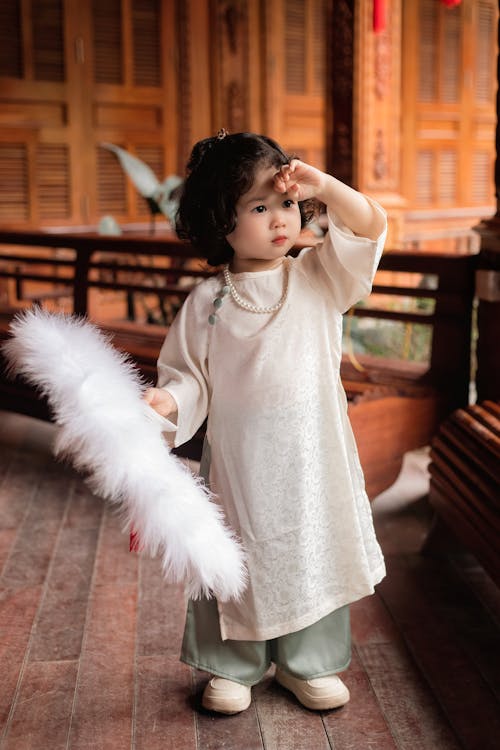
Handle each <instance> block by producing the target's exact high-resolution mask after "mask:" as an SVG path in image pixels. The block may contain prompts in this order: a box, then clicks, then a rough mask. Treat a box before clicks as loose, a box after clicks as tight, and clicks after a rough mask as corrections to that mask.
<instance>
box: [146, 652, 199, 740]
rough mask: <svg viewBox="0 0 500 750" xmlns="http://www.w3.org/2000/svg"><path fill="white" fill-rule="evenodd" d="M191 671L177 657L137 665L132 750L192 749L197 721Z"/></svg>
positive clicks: (160, 657)
mask: <svg viewBox="0 0 500 750" xmlns="http://www.w3.org/2000/svg"><path fill="white" fill-rule="evenodd" d="M192 689H193V686H192V675H191V669H190V668H189V667H187V666H186V665H185V664H181V663H180V662H179V660H178V658H177V656H175V657H172V656H141V657H140V658H138V659H137V662H136V705H135V731H134V735H135V737H134V739H135V747H134V750H193V748H195V747H196V719H195V714H194V712H193V709H192Z"/></svg>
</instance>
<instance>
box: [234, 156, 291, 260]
mask: <svg viewBox="0 0 500 750" xmlns="http://www.w3.org/2000/svg"><path fill="white" fill-rule="evenodd" d="M276 172H277V170H276V167H262V168H261V169H258V170H257V172H256V174H255V180H254V183H253V185H252V187H251V188H250V190H249V191H248V192H247V193H244V194H243V195H242V196H241V198H240V199H239V201H238V203H237V204H236V227H235V229H234V230H233V231H232V232H231V234H228V235H227V237H226V239H227V241H228V242H229V244H230V245H231V247H232V248H233V250H234V258H233V260H232V262H231V270H232V271H234V272H240V271H264V270H267V269H269V268H273V267H274V266H276V265H278V264H279V263H281V259H282V258H283V257H284V256H285V255H286V254H287V253H288V251H289V250H290V249H291V248H292V247H293V245H294V244H295V242H296V240H297V237H298V236H299V234H300V229H301V227H300V224H301V218H300V209H299V205H298V203H297V202H296V201H294V200H293V199H292V198H290V197H289V196H288V194H287V193H278V192H276V190H275V189H274V175H275V174H276Z"/></svg>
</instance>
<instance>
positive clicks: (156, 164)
mask: <svg viewBox="0 0 500 750" xmlns="http://www.w3.org/2000/svg"><path fill="white" fill-rule="evenodd" d="M135 155H136V156H137V157H138V158H139V159H142V161H144V162H145V163H146V164H147V165H148V167H150V168H151V169H152V170H153V172H154V173H155V175H156V177H157V178H158V181H159V182H163V179H164V177H165V176H166V175H164V174H163V165H164V163H165V162H164V153H163V148H162V146H149V145H148V146H137V148H136V150H135ZM135 204H136V205H135V210H136V214H137V216H139V217H141V218H146V217H148V216H149V215H150V214H149V209H148V205H147V203H146V201H145V200H144V198H142V197H141V196H140V195H138V194H137V193H136V201H135Z"/></svg>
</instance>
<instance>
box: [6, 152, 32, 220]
mask: <svg viewBox="0 0 500 750" xmlns="http://www.w3.org/2000/svg"><path fill="white" fill-rule="evenodd" d="M28 174H29V164H28V146H27V144H25V143H15V142H13V143H0V175H1V178H0V221H1V222H4V223H5V224H10V223H12V222H16V221H23V220H27V219H28V218H29V179H28Z"/></svg>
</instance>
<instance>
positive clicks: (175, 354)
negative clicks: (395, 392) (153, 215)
mask: <svg viewBox="0 0 500 750" xmlns="http://www.w3.org/2000/svg"><path fill="white" fill-rule="evenodd" d="M375 205H376V204H375ZM377 209H378V210H380V211H382V209H380V207H377ZM384 240H385V231H384V232H383V233H382V235H381V236H380V237H379V238H378V239H377V240H376V241H373V240H370V239H367V238H363V237H357V236H354V235H353V234H352V232H350V230H348V229H346V228H345V227H342V226H340V225H339V223H338V222H337V220H336V219H335V217H333V216H332V217H330V219H329V231H328V234H327V235H326V237H325V239H324V241H323V243H322V244H321V246H320V247H316V248H308V249H306V250H303V251H302V252H301V253H300V255H299V256H298V257H297V258H287V259H286V260H285V264H288V269H289V281H288V284H289V286H288V296H287V299H286V301H285V303H284V304H283V306H282V307H281V309H280V310H278V311H277V312H275V313H270V314H257V313H252V312H248V311H246V310H243V309H241V308H240V307H238V306H237V305H236V304H235V302H234V301H233V300H232V298H231V297H230V296H226V297H225V299H224V302H223V304H222V306H221V307H220V309H219V310H217V320H216V323H215V325H210V324H209V323H208V316H209V315H210V314H211V313H213V312H214V307H213V301H214V299H215V298H216V297H217V296H218V295H219V293H220V290H221V287H222V285H223V280H222V274H220V275H218V276H215V277H212V278H210V279H207V280H205V281H203V282H202V283H201V284H199V285H198V286H197V287H196V288H195V289H194V290H193V291H192V293H191V294H190V295H189V297H188V299H187V300H186V302H185V303H184V305H183V307H182V308H181V310H180V312H179V314H178V315H177V318H176V320H175V321H174V323H173V325H172V327H171V330H170V331H169V334H168V336H167V338H166V340H165V343H164V345H163V347H162V350H161V353H160V357H159V361H158V372H159V379H158V385H159V386H160V387H165V388H166V389H167V390H168V391H169V392H170V393H171V394H172V396H173V397H174V398H175V400H176V402H177V404H178V429H177V433H176V436H175V445H181V444H182V443H184V442H185V441H186V440H188V439H189V438H190V437H191V436H192V435H193V434H194V433H195V432H196V430H197V429H198V428H199V427H200V425H201V424H202V423H203V421H204V419H205V418H206V417H207V415H208V423H207V440H208V442H209V444H210V447H211V463H210V486H211V489H212V490H213V491H214V492H215V493H216V494H217V496H218V498H219V501H220V503H221V505H222V506H223V508H224V510H225V513H226V517H227V521H228V523H229V524H231V526H232V527H233V529H234V530H235V531H236V532H237V534H238V535H239V537H240V538H241V540H242V542H243V545H244V547H245V550H246V554H247V563H248V571H249V584H248V587H247V589H246V591H245V594H244V596H243V598H242V599H241V601H238V602H227V603H222V602H218V610H219V622H220V630H221V636H222V638H223V639H227V638H230V639H235V640H268V639H271V638H276V637H278V636H281V635H285V634H287V633H291V632H294V631H297V630H300V629H302V628H305V627H307V626H309V625H312V624H313V623H314V622H316V621H317V620H319V619H321V618H322V617H324V616H326V615H327V614H329V613H330V612H332V611H333V610H335V609H337V608H338V607H341V606H343V605H345V604H348V603H351V602H353V601H355V600H357V599H359V598H361V597H363V596H365V595H367V594H370V593H372V592H373V587H374V585H375V584H376V583H378V582H379V581H380V580H381V579H382V578H383V576H384V574H385V567H384V561H383V557H382V553H381V550H380V548H379V545H378V543H377V540H376V537H375V533H374V529H373V523H372V515H371V509H370V504H369V501H368V498H367V496H366V493H365V489H364V480H363V475H362V470H361V467H360V463H359V459H358V454H357V450H356V446H355V442H354V437H353V433H352V430H351V426H350V424H349V421H348V418H347V401H346V397H345V393H344V390H343V387H342V384H341V382H340V361H341V353H342V313H344V312H345V311H346V310H347V309H348V308H349V307H350V306H351V305H352V304H354V303H355V302H357V301H358V300H359V299H360V298H362V297H364V296H366V295H367V294H368V293H369V291H370V289H371V284H372V280H373V276H374V274H375V270H376V268H377V265H378V262H379V259H380V255H381V253H382V249H383V244H384ZM285 273H286V269H285V267H284V265H282V266H280V267H278V268H275V269H273V270H270V271H259V272H246V273H239V274H235V275H234V284H235V286H236V288H237V290H238V292H239V293H240V295H241V296H243V297H244V298H245V299H247V300H249V301H250V302H252V303H253V304H256V305H258V306H268V305H273V304H275V303H276V301H277V300H279V299H280V297H281V295H282V293H283V284H284V274H285Z"/></svg>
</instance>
